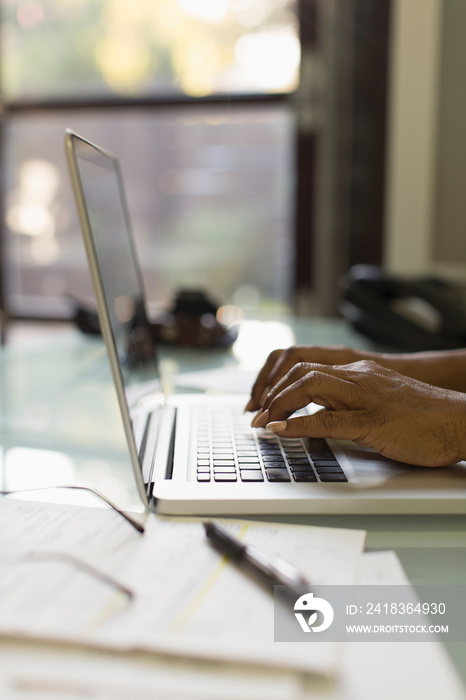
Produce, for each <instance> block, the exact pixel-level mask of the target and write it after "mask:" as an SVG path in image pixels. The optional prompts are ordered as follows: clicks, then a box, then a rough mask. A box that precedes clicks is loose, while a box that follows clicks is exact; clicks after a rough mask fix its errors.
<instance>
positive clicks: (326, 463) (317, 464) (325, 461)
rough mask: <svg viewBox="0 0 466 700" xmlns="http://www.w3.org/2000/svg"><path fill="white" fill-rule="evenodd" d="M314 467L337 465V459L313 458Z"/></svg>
mask: <svg viewBox="0 0 466 700" xmlns="http://www.w3.org/2000/svg"><path fill="white" fill-rule="evenodd" d="M312 461H313V462H314V466H315V467H339V466H340V465H339V464H338V462H337V460H336V459H335V458H333V459H313V460H312Z"/></svg>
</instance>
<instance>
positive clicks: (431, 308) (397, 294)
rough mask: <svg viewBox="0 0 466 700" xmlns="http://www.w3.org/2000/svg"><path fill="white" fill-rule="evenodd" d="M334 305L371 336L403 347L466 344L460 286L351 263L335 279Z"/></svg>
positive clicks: (465, 302) (465, 294) (465, 295)
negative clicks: (336, 296) (338, 291)
mask: <svg viewBox="0 0 466 700" xmlns="http://www.w3.org/2000/svg"><path fill="white" fill-rule="evenodd" d="M340 285H341V288H342V297H341V301H340V311H341V313H342V315H343V316H344V317H345V318H347V319H348V320H349V321H350V322H351V324H352V325H353V326H354V328H355V329H356V330H358V331H359V332H361V333H363V334H364V335H366V336H367V337H368V338H370V339H371V340H373V341H374V342H376V343H378V344H382V345H388V346H392V347H396V348H397V349H403V350H446V349H452V348H460V347H466V289H463V288H462V287H460V286H459V285H453V284H450V283H447V282H445V281H443V280H440V279H437V278H433V277H425V278H419V279H404V278H397V277H391V276H388V275H386V274H384V272H383V271H382V270H381V269H380V268H379V267H376V266H373V265H355V266H354V267H352V268H351V269H350V270H349V272H348V273H347V274H346V275H344V276H343V277H342V278H341V280H340Z"/></svg>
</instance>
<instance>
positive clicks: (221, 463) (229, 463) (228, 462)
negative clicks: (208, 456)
mask: <svg viewBox="0 0 466 700" xmlns="http://www.w3.org/2000/svg"><path fill="white" fill-rule="evenodd" d="M234 466H236V465H235V460H234V459H214V467H234Z"/></svg>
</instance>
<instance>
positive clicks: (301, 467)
mask: <svg viewBox="0 0 466 700" xmlns="http://www.w3.org/2000/svg"><path fill="white" fill-rule="evenodd" d="M290 469H291V471H292V472H293V473H294V472H309V473H310V474H313V473H314V470H313V469H312V467H311V465H310V464H309V462H307V463H306V464H290Z"/></svg>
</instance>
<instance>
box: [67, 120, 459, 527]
mask: <svg viewBox="0 0 466 700" xmlns="http://www.w3.org/2000/svg"><path fill="white" fill-rule="evenodd" d="M65 141H66V152H67V157H68V164H69V169H70V173H71V180H72V184H73V190H74V194H75V198H76V203H77V208H78V212H79V217H80V222H81V228H82V232H83V236H84V242H85V246H86V251H87V255H88V259H89V266H90V270H91V274H92V279H93V283H94V288H95V295H96V300H97V306H98V312H99V319H100V325H101V329H102V334H103V337H104V340H105V343H106V347H107V352H108V356H109V360H110V365H111V369H112V373H113V379H114V382H115V387H116V393H117V396H118V401H119V406H120V410H121V415H122V418H123V425H124V429H125V434H126V439H127V443H128V450H129V456H130V459H131V462H132V466H133V469H134V474H135V478H136V483H137V487H138V491H139V494H140V497H141V500H142V502H143V503H144V506H145V507H146V508H148V509H152V510H157V512H160V513H166V514H195V515H212V514H250V515H252V514H261V513H281V514H287V513H288V514H290V513H322V514H324V513H325V514H332V513H355V514H356V513H465V512H466V463H460V464H458V465H455V466H454V467H450V468H445V469H429V468H420V467H411V466H408V465H402V464H399V463H397V462H393V461H391V460H387V459H385V458H383V457H381V456H380V455H378V454H376V453H374V452H372V451H371V450H368V449H363V448H359V447H357V446H356V445H354V444H353V443H351V442H342V441H333V440H332V441H330V440H329V441H327V442H326V441H324V440H321V439H318V440H317V439H315V440H314V439H311V440H309V439H284V438H282V439H280V438H278V437H277V436H275V435H272V434H270V433H268V432H267V431H265V430H255V429H252V428H250V427H249V422H250V416H247V415H246V416H245V415H243V406H244V403H245V400H246V397H244V396H242V397H236V396H233V395H218V396H212V395H205V394H188V395H182V394H174V395H172V396H169V397H165V396H164V394H163V391H162V389H161V386H162V385H163V382H162V383H161V382H160V381H159V379H160V377H159V372H158V364H157V348H156V347H155V343H154V339H153V334H152V330H151V327H150V324H149V323H148V320H147V316H146V308H145V300H144V291H143V285H142V278H141V272H140V268H139V265H138V262H137V258H136V252H135V248H134V243H133V238H132V233H131V228H130V220H129V216H128V209H127V206H126V201H125V194H124V188H123V182H122V177H121V173H120V168H119V163H118V159H117V158H116V157H115V156H114V155H113V154H111V153H109V152H107V151H105V150H104V149H102V148H100V147H99V146H96V145H94V144H92V143H90V142H89V141H87V140H86V139H84V138H82V137H80V136H78V135H77V134H75V133H74V132H72V131H70V130H67V132H66V137H65ZM154 157H155V154H154ZM314 408H315V407H314ZM312 409H313V407H312V406H311V407H310V409H309V410H312Z"/></svg>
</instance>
